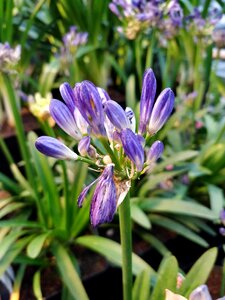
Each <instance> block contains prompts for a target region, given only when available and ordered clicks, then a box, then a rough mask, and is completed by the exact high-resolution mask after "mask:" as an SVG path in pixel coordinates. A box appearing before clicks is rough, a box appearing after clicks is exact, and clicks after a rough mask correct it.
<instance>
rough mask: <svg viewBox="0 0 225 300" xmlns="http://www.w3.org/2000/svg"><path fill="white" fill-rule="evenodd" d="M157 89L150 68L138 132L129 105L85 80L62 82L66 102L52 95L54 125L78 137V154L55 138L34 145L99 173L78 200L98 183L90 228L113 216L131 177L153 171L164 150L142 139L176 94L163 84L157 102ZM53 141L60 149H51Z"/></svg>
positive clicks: (147, 136) (154, 127)
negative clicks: (81, 163) (82, 163)
mask: <svg viewBox="0 0 225 300" xmlns="http://www.w3.org/2000/svg"><path fill="white" fill-rule="evenodd" d="M155 91H156V79H155V76H154V73H153V71H152V70H151V69H149V70H147V71H146V72H145V74H144V80H143V88H142V95H141V104H140V108H141V113H140V120H141V123H140V124H141V125H139V132H136V120H135V115H134V112H133V111H132V109H131V108H126V109H125V110H124V109H123V108H122V107H121V106H120V105H119V104H118V103H117V102H115V101H113V100H112V99H110V97H109V95H108V94H107V92H106V91H104V90H103V89H101V88H98V87H96V86H95V85H94V84H93V83H91V82H89V81H83V82H81V83H77V84H76V85H75V87H74V88H72V87H70V85H69V84H68V83H64V84H62V85H61V86H60V92H61V95H62V98H63V100H64V102H62V101H59V100H57V99H53V100H52V101H51V103H50V114H51V116H52V117H53V119H54V120H55V122H56V123H57V124H58V126H59V127H61V128H62V129H63V130H64V131H65V132H66V133H68V134H69V135H70V136H71V137H72V138H74V139H75V140H77V141H79V144H78V151H79V153H80V155H77V154H75V155H74V157H73V155H72V154H71V152H72V153H73V151H72V150H70V151H71V152H68V150H67V147H66V146H65V147H66V148H63V147H62V145H61V144H59V141H58V140H56V139H54V138H50V140H49V142H48V140H47V139H46V137H44V138H43V139H42V138H39V139H38V141H37V144H36V147H37V149H38V150H39V151H41V152H42V153H44V154H45V155H49V156H53V157H56V158H57V157H58V158H59V159H67V158H68V157H71V159H75V160H81V161H85V162H88V163H89V164H90V165H91V167H92V169H95V170H96V171H97V172H98V173H99V172H100V173H101V175H100V176H99V177H98V178H97V179H96V180H95V181H94V182H92V183H91V184H90V185H89V186H87V187H85V188H84V190H83V191H82V193H81V194H80V196H79V198H78V205H79V206H82V203H83V201H84V199H85V197H86V194H87V193H88V191H89V189H90V188H91V187H92V186H93V185H94V184H96V188H95V191H94V194H93V197H92V200H91V214H90V217H91V223H92V224H93V226H97V225H100V224H102V223H104V222H110V221H111V220H112V218H113V215H114V214H115V212H116V208H117V206H118V205H120V203H121V202H122V201H123V199H124V197H125V196H126V194H127V193H128V191H129V189H130V186H131V181H132V180H135V179H136V178H138V177H139V176H140V175H142V174H144V173H145V172H148V171H149V170H152V168H153V166H154V164H155V163H156V161H157V160H158V158H159V157H160V156H161V154H162V152H163V144H162V143H161V142H160V141H156V142H155V143H153V144H152V146H151V147H150V148H149V146H146V143H147V142H148V141H149V139H150V138H151V136H152V135H153V134H155V133H156V132H157V131H158V130H160V128H161V127H162V126H163V124H164V123H165V122H166V120H167V119H168V117H169V115H170V114H171V112H172V109H173V105H174V94H173V92H172V91H171V90H170V89H168V88H167V89H165V90H164V91H163V92H162V93H161V94H160V96H159V97H158V98H157V99H156V101H155V99H154V98H155ZM54 141H55V142H54ZM57 145H58V147H59V153H58V152H57V151H56V149H55V148H56V147H57ZM52 147H53V149H52ZM145 147H146V148H145ZM72 157H73V158H72Z"/></svg>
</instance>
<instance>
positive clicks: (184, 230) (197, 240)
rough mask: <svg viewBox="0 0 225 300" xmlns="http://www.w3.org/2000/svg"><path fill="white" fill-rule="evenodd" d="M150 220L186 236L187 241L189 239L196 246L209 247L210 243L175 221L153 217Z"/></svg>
mask: <svg viewBox="0 0 225 300" xmlns="http://www.w3.org/2000/svg"><path fill="white" fill-rule="evenodd" d="M150 219H151V221H152V223H155V224H157V225H159V226H161V227H164V228H166V229H168V230H172V231H174V232H177V233H178V234H180V235H182V236H184V237H185V238H186V239H189V240H191V241H193V242H195V243H196V244H199V245H201V246H203V247H207V246H208V243H207V242H206V241H205V240H204V239H203V238H201V237H200V236H199V235H197V234H196V233H194V232H193V231H191V230H190V229H188V228H187V227H186V226H184V225H182V224H180V223H178V222H176V221H174V220H170V219H169V218H166V217H162V216H155V215H151V216H150Z"/></svg>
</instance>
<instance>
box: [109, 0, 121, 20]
mask: <svg viewBox="0 0 225 300" xmlns="http://www.w3.org/2000/svg"><path fill="white" fill-rule="evenodd" d="M109 9H110V10H111V12H113V13H114V14H115V15H116V16H117V17H120V16H121V14H120V12H119V10H118V8H117V6H116V5H115V4H114V3H110V4H109Z"/></svg>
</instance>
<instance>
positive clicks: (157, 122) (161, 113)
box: [148, 88, 174, 134]
mask: <svg viewBox="0 0 225 300" xmlns="http://www.w3.org/2000/svg"><path fill="white" fill-rule="evenodd" d="M173 107H174V93H173V91H172V90H171V89H170V88H166V89H164V90H163V91H162V92H161V94H160V95H159V97H158V98H157V100H156V102H155V105H154V107H153V110H152V114H151V118H150V122H149V128H148V131H149V133H150V134H155V133H156V132H157V131H159V130H160V129H161V128H162V126H163V125H164V123H165V122H166V121H167V119H168V118H169V116H170V114H171V112H172V110H173Z"/></svg>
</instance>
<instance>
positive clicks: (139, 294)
mask: <svg viewBox="0 0 225 300" xmlns="http://www.w3.org/2000/svg"><path fill="white" fill-rule="evenodd" d="M150 283H151V272H150V270H149V269H145V270H143V271H142V272H141V273H139V274H138V275H137V277H136V279H135V282H134V286H133V290H132V300H140V299H141V300H148V299H149V293H150Z"/></svg>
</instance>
